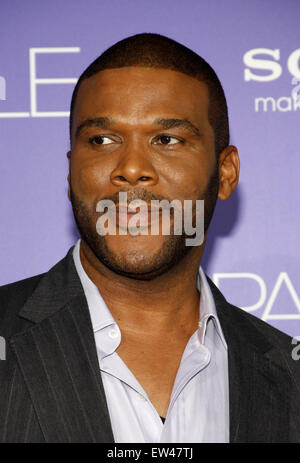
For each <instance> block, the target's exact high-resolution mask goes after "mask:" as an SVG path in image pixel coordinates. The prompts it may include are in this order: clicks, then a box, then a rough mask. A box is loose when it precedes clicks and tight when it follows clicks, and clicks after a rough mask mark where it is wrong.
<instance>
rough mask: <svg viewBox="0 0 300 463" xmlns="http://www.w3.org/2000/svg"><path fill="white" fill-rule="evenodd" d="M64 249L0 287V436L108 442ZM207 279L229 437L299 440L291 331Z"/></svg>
mask: <svg viewBox="0 0 300 463" xmlns="http://www.w3.org/2000/svg"><path fill="white" fill-rule="evenodd" d="M72 250H73V248H71V249H70V250H69V252H68V254H67V255H66V257H65V258H64V259H62V260H61V261H60V262H58V263H57V264H56V265H55V266H54V267H53V268H52V269H51V270H49V272H47V273H44V274H42V275H37V276H34V277H32V278H27V279H25V280H22V281H19V282H17V283H12V284H9V285H6V286H2V287H1V288H0V335H1V336H3V337H4V338H5V340H6V360H1V361H0V391H1V393H0V442H74V443H75V442H103V443H109V442H110V443H112V442H114V438H113V433H112V428H111V423H110V419H109V413H108V408H107V403H106V398H105V393H104V388H103V384H102V380H101V374H100V371H99V364H98V359H97V352H96V346H95V341H94V334H93V330H92V324H91V320H90V315H89V310H88V305H87V301H86V298H85V295H84V292H83V288H82V286H81V282H80V279H79V277H78V275H77V272H76V269H75V265H74V262H73V257H72ZM208 281H209V284H210V286H211V290H212V293H213V296H214V299H215V303H216V309H217V313H218V317H219V319H220V323H221V326H222V330H223V332H224V335H225V338H226V342H227V345H228V364H229V398H230V404H229V405H230V442H300V361H298V362H297V361H296V360H293V358H292V355H291V353H292V349H293V345H292V344H291V338H290V337H289V336H287V335H286V334H283V333H281V332H280V331H278V330H276V329H275V328H273V327H271V326H269V325H268V324H267V323H265V322H263V321H261V320H259V319H258V318H256V317H254V316H253V315H251V314H248V313H246V312H245V311H243V310H241V309H239V308H237V307H234V306H232V305H231V304H229V303H228V302H227V301H226V299H225V298H224V297H223V295H222V294H221V293H220V291H219V290H218V289H217V288H216V286H215V285H214V284H213V283H212V282H211V281H210V280H209V279H208ZM195 413H201V410H195Z"/></svg>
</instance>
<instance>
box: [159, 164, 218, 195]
mask: <svg viewBox="0 0 300 463" xmlns="http://www.w3.org/2000/svg"><path fill="white" fill-rule="evenodd" d="M173 161H174V160H173ZM210 164H211V163H210V162H209V161H208V159H207V157H206V159H205V158H204V157H201V156H200V155H199V156H198V157H195V158H193V159H191V158H189V159H187V160H185V161H184V162H182V160H180V162H178V160H176V162H175V161H174V162H173V163H172V164H170V166H169V168H168V169H166V171H165V172H161V174H162V175H161V180H162V179H163V180H164V181H165V183H166V188H167V189H168V191H170V196H172V197H173V198H174V199H175V198H182V199H196V198H201V197H202V196H203V194H204V192H205V191H206V188H207V186H208V183H209V180H210V176H211V174H212V170H213V169H212V166H211V165H210Z"/></svg>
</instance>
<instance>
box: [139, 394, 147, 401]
mask: <svg viewBox="0 0 300 463" xmlns="http://www.w3.org/2000/svg"><path fill="white" fill-rule="evenodd" d="M139 397H140V400H141V401H142V402H147V399H146V398H145V397H144V396H143V394H140V393H139Z"/></svg>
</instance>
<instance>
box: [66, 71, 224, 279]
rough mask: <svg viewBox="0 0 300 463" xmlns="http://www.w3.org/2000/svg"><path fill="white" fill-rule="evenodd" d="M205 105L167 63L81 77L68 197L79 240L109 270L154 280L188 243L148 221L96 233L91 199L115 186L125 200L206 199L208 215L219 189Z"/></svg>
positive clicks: (113, 194) (202, 93)
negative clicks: (136, 227)
mask: <svg viewBox="0 0 300 463" xmlns="http://www.w3.org/2000/svg"><path fill="white" fill-rule="evenodd" d="M208 107H209V96H208V89H207V87H206V85H205V84H204V83H202V82H200V81H198V80H196V79H194V78H192V77H189V76H187V75H185V74H183V73H180V72H175V71H172V70H166V69H154V68H143V67H125V68H118V69H107V70H104V71H101V72H99V73H98V74H96V75H94V76H92V77H91V78H89V79H87V80H84V81H83V82H82V84H81V86H80V89H79V92H78V95H77V101H76V105H75V110H74V118H73V134H72V154H71V163H70V180H69V181H70V190H69V196H70V199H71V201H72V207H73V212H74V216H75V219H76V223H77V226H78V228H79V231H80V233H81V236H82V239H83V240H84V242H85V244H86V245H88V247H89V248H90V249H91V250H92V251H93V253H94V254H95V256H96V257H97V259H98V260H100V261H101V262H102V263H103V264H105V265H106V266H107V267H109V268H110V269H111V270H113V271H114V272H117V273H119V274H123V275H126V276H129V277H132V278H137V279H145V280H146V279H152V278H154V277H156V276H158V275H160V274H162V273H164V272H166V271H167V270H168V269H170V268H172V267H173V266H174V265H175V264H176V263H178V262H180V260H181V259H182V258H183V257H184V256H185V255H186V254H187V253H188V252H190V251H191V249H193V248H192V247H188V246H186V245H185V239H186V235H185V234H182V235H175V234H173V233H171V234H170V235H169V236H168V235H164V234H162V233H160V234H158V235H151V234H150V229H151V228H149V234H148V235H138V236H133V235H131V234H130V233H128V234H126V235H119V234H117V235H105V236H101V235H99V234H98V232H97V230H96V222H97V219H98V218H99V212H96V205H97V203H98V202H99V201H100V200H103V199H112V200H113V201H115V202H116V203H117V200H118V194H119V192H127V199H128V203H129V202H130V201H132V200H134V199H142V200H144V201H146V202H147V203H148V204H149V205H150V202H151V200H154V199H156V200H162V199H166V200H168V201H169V202H171V201H172V200H174V199H176V200H179V201H180V202H181V203H182V204H183V202H184V200H193V204H194V203H195V200H196V199H204V201H205V220H206V221H208V220H209V218H210V217H211V215H212V212H213V209H214V205H215V201H216V197H217V194H218V175H217V163H216V155H215V151H214V132H213V129H212V127H211V126H210V124H209V121H208ZM100 118H101V119H100ZM102 118H103V119H102ZM104 118H105V119H104ZM96 119H97V121H98V122H96V121H95V120H96ZM175 119H176V120H179V122H178V121H177V122H176V123H175V122H174V120H175ZM162 120H164V122H162ZM170 120H173V121H170ZM87 121H90V122H88V123H87ZM91 121H94V122H93V123H92V122H91ZM103 121H104V122H105V124H103ZM180 121H181V122H180ZM182 121H185V122H182ZM186 121H188V122H186ZM69 156H70V155H69ZM160 231H161V229H160ZM193 252H195V250H194V251H193Z"/></svg>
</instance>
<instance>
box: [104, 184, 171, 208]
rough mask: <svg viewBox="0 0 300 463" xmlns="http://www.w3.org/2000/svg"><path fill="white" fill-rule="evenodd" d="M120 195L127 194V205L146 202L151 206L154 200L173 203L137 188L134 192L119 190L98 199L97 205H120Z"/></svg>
mask: <svg viewBox="0 0 300 463" xmlns="http://www.w3.org/2000/svg"><path fill="white" fill-rule="evenodd" d="M119 193H126V194H127V204H129V203H130V202H131V201H135V200H140V201H141V200H142V201H145V202H146V203H147V204H149V205H150V204H151V201H152V200H158V201H162V200H167V201H169V202H171V201H172V199H170V198H167V197H165V196H161V195H156V194H153V193H151V192H150V191H148V190H146V189H145V188H136V189H134V190H125V189H122V190H119V191H117V192H116V193H114V194H113V195H111V196H105V197H102V198H100V199H97V200H96V204H97V203H98V202H99V201H105V200H110V201H113V202H114V203H115V204H118V202H119Z"/></svg>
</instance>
